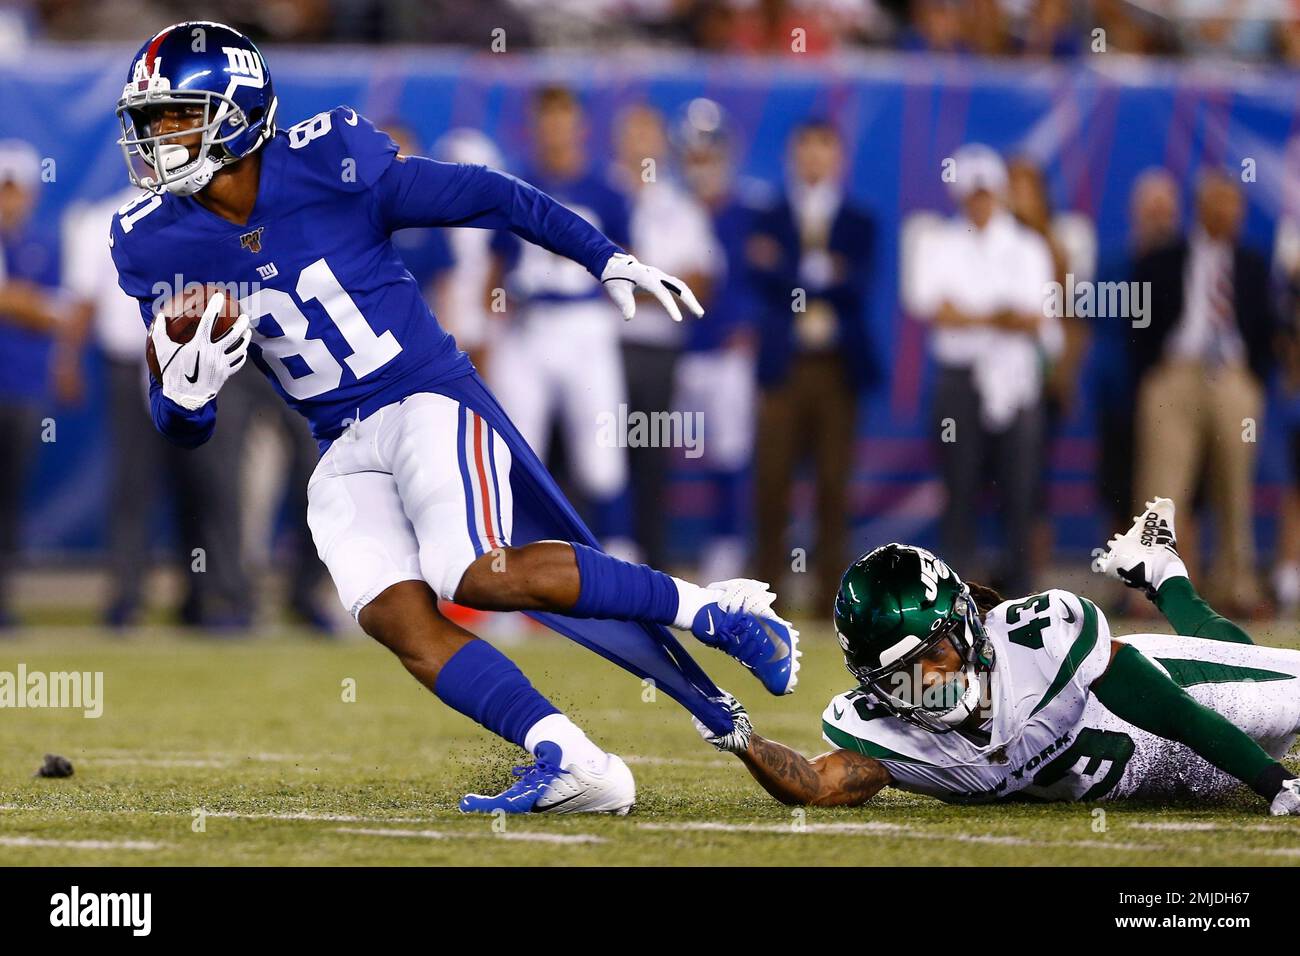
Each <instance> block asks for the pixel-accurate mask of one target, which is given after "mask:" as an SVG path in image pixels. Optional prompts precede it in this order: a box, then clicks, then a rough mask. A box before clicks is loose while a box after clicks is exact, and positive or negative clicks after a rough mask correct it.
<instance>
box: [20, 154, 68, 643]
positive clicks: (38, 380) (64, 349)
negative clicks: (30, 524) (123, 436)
mask: <svg viewBox="0 0 1300 956" xmlns="http://www.w3.org/2000/svg"><path fill="white" fill-rule="evenodd" d="M41 171H42V165H41V159H40V156H39V155H38V154H37V152H36V150H35V149H34V148H33V147H32V146H31V145H30V144H28V143H26V142H24V141H22V140H0V449H3V453H0V627H5V626H8V625H11V624H12V623H13V620H14V619H13V612H12V610H11V607H10V604H9V597H10V596H9V594H8V579H9V576H10V572H11V571H12V570H13V566H14V563H15V561H16V559H17V555H18V552H19V536H20V531H21V516H22V497H23V490H24V486H25V484H26V478H27V471H28V466H29V464H30V462H31V458H32V454H33V452H34V451H35V449H36V446H37V442H38V441H40V436H41V431H42V428H43V427H44V426H43V424H42V423H43V420H44V419H45V418H46V417H48V416H49V415H50V414H51V413H52V411H53V408H54V405H55V403H56V401H59V400H62V401H70V400H75V399H76V398H78V397H79V395H80V391H81V383H80V378H79V369H80V363H79V356H78V348H77V342H78V340H79V332H80V330H81V328H82V324H81V323H79V322H76V321H73V320H72V317H71V316H70V315H65V310H61V309H60V306H59V296H58V294H57V291H56V290H57V287H58V281H59V257H58V248H59V241H58V235H57V233H47V231H46V226H45V220H43V219H42V218H41V217H38V216H34V215H33V212H34V211H35V208H36V205H37V201H38V198H39V196H38V192H39V187H40V184H41V181H42V177H41ZM65 318H67V319H68V321H64V319H65Z"/></svg>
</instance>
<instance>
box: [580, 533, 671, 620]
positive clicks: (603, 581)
mask: <svg viewBox="0 0 1300 956" xmlns="http://www.w3.org/2000/svg"><path fill="white" fill-rule="evenodd" d="M573 553H574V556H575V557H576V558H577V559H578V579H579V584H578V600H577V602H576V603H575V604H574V605H573V607H571V608H570V609H569V610H568V611H566V612H565V613H566V614H569V615H572V616H573V617H603V618H612V619H614V620H616V621H653V622H655V623H657V624H672V623H673V619H674V618H675V617H676V616H677V585H676V584H674V583H673V579H672V578H670V577H669V576H668V575H666V574H664V573H663V572H662V571H656V570H655V569H654V568H651V567H647V566H646V565H644V564H631V563H630V562H627V561H620V560H619V559H618V558H614V557H610V556H609V555H608V554H606V553H605V552H604V551H597V550H596V549H595V548H589V547H587V546H586V545H585V544H574V545H573Z"/></svg>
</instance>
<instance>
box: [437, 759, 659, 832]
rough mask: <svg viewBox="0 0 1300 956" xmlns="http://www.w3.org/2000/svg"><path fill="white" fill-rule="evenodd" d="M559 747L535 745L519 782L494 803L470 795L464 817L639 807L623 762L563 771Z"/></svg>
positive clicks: (622, 810)
mask: <svg viewBox="0 0 1300 956" xmlns="http://www.w3.org/2000/svg"><path fill="white" fill-rule="evenodd" d="M561 757H562V754H561V751H560V748H559V746H558V745H556V744H553V743H551V742H550V741H543V742H542V743H540V744H538V745H537V760H536V762H535V763H533V764H532V765H531V766H527V767H515V768H514V769H513V770H512V771H511V773H513V774H514V775H515V776H516V777H518V778H519V779H518V780H516V781H515V782H514V783H513V784H511V785H510V786H509V787H507V788H506V789H505V790H503V791H502V792H501V793H499V794H497V795H496V796H495V797H491V796H484V795H482V794H478V793H470V794H466V795H465V796H463V797H461V799H460V812H461V813H495V812H496V811H498V810H502V811H504V812H506V813H613V814H617V815H619V816H622V815H624V814H626V813H627V812H628V811H629V810H631V809H632V806H633V804H634V803H635V802H636V784H635V783H634V781H633V780H632V772H631V771H630V770H628V769H627V764H625V763H624V762H623V761H622V760H621V759H619V758H618V757H616V756H615V755H614V754H607V755H606V757H607V758H608V759H607V762H606V765H605V769H604V770H603V771H601V772H599V773H597V772H596V771H595V770H592V769H589V768H584V767H580V766H576V765H575V766H573V767H571V768H570V769H568V770H564V769H561V767H560V760H561Z"/></svg>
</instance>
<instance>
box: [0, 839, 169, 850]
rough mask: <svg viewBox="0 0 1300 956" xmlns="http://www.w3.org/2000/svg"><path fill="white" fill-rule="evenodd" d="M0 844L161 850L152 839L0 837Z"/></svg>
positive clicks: (161, 846) (85, 848)
mask: <svg viewBox="0 0 1300 956" xmlns="http://www.w3.org/2000/svg"><path fill="white" fill-rule="evenodd" d="M0 846H43V847H60V848H67V849H70V850H161V849H162V848H163V847H164V846H166V844H165V843H154V842H153V841H152V840H52V839H48V838H46V837H22V836H16V837H9V836H6V837H0Z"/></svg>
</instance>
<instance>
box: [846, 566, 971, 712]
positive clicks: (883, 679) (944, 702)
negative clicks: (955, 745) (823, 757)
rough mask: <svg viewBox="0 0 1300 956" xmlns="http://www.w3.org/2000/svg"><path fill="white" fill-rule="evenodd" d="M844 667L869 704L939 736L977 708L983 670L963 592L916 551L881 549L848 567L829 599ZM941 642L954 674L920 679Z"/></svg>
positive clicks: (956, 580) (946, 571)
mask: <svg viewBox="0 0 1300 956" xmlns="http://www.w3.org/2000/svg"><path fill="white" fill-rule="evenodd" d="M835 631H836V633H837V634H838V636H839V641H840V647H841V648H843V650H844V661H845V664H846V665H847V666H848V669H849V672H850V673H851V674H853V676H854V677H856V678H857V679H858V681H859V683H860V684H861V685H862V688H863V690H864V691H866V692H867V693H868V694H869V695H870V696H871V697H872V698H874V700H875V702H876V703H877V704H878V705H879V706H881V707H883V708H884V709H885V710H886V711H888V712H889V713H891V714H893V715H894V716H896V717H899V718H902V719H903V720H906V721H909V722H910V723H913V724H916V725H918V726H920V727H923V728H924V729H926V730H929V731H931V732H934V733H946V732H948V731H950V730H953V729H955V728H956V727H957V725H958V724H960V723H961V722H962V721H964V720H965V719H966V718H967V717H968V716H969V715H970V713H971V712H972V711H973V710H974V709H975V708H976V707H977V706H978V704H979V698H980V695H981V681H980V678H979V670H980V669H981V668H983V669H987V668H988V666H989V664H990V662H991V653H990V651H989V646H988V637H987V635H986V633H985V631H984V624H983V620H982V619H981V616H980V613H979V610H978V608H976V606H975V602H974V601H973V600H972V599H971V595H970V589H969V588H968V587H967V586H966V584H965V583H964V582H963V581H962V579H961V578H960V577H958V575H957V573H956V572H955V571H953V570H952V569H951V568H949V567H948V565H947V564H945V563H944V562H943V560H942V559H940V558H938V557H936V556H935V555H934V554H931V553H930V552H929V551H927V550H925V549H924V548H918V547H914V546H912V545H906V544H886V545H883V546H882V547H879V548H876V549H875V550H874V551H870V552H868V553H867V554H864V555H863V556H862V557H860V558H858V560H856V561H854V562H853V564H851V565H850V566H849V569H848V570H847V571H845V572H844V577H843V579H842V580H841V581H840V588H839V591H838V593H837V594H836V596H835ZM944 641H949V642H951V644H952V646H953V648H955V649H956V651H957V653H958V654H959V655H960V656H961V660H962V666H961V669H960V670H959V671H955V672H953V673H951V674H949V675H947V677H946V679H939V677H938V676H937V675H935V674H934V673H933V672H931V673H930V674H929V676H928V677H926V678H924V679H923V678H922V676H921V668H920V664H921V661H922V659H923V658H925V657H926V656H927V655H928V654H930V653H931V652H932V651H934V650H935V649H936V648H937V646H938V645H939V644H941V643H942V642H944Z"/></svg>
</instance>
